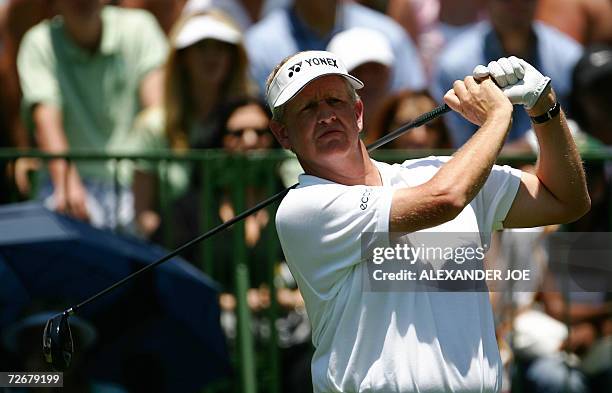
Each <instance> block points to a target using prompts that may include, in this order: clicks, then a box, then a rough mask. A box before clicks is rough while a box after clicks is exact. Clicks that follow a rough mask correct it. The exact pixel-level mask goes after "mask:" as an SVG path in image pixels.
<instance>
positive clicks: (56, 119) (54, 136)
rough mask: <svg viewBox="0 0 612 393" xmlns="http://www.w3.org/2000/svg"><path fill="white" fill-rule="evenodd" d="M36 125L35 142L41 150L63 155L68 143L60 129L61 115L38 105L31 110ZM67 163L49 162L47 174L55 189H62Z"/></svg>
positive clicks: (62, 161)
mask: <svg viewBox="0 0 612 393" xmlns="http://www.w3.org/2000/svg"><path fill="white" fill-rule="evenodd" d="M33 117H34V122H35V124H36V142H37V143H38V146H39V147H40V149H41V150H43V151H45V152H47V153H58V154H59V153H65V152H67V151H68V141H67V140H66V135H65V134H64V131H63V129H62V118H61V113H60V111H59V110H58V109H57V108H54V107H52V106H49V105H44V104H40V105H38V106H36V107H35V108H34V110H33ZM67 170H68V163H67V162H66V160H51V161H50V162H49V174H50V175H51V181H52V182H53V185H54V186H55V187H62V188H63V187H64V185H65V182H66V178H67Z"/></svg>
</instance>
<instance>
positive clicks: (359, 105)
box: [355, 98, 363, 132]
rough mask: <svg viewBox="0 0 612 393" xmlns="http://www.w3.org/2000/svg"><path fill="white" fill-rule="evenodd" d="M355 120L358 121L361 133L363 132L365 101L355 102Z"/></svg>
mask: <svg viewBox="0 0 612 393" xmlns="http://www.w3.org/2000/svg"><path fill="white" fill-rule="evenodd" d="M355 118H356V119H357V127H359V132H361V131H363V101H361V98H359V99H358V100H357V101H355Z"/></svg>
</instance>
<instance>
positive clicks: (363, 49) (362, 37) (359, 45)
mask: <svg viewBox="0 0 612 393" xmlns="http://www.w3.org/2000/svg"><path fill="white" fill-rule="evenodd" d="M327 50H328V51H330V52H333V53H335V54H336V55H338V57H340V58H341V59H342V61H343V62H344V64H345V65H346V68H347V69H348V70H349V72H351V71H353V70H354V69H355V68H357V67H359V66H360V65H362V64H365V63H370V62H373V63H380V64H383V65H386V66H387V67H390V66H392V65H393V61H394V60H395V56H394V55H393V49H392V48H391V44H390V43H389V40H388V39H387V37H386V36H385V35H384V34H383V33H381V32H379V31H377V30H372V29H366V28H363V27H354V28H352V29H348V30H344V31H342V32H340V33H338V34H336V35H335V36H334V37H333V38H332V39H331V41H330V42H329V45H328V46H327Z"/></svg>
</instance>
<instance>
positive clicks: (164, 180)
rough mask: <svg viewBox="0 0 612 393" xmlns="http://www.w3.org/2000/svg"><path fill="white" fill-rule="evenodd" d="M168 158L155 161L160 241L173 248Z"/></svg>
mask: <svg viewBox="0 0 612 393" xmlns="http://www.w3.org/2000/svg"><path fill="white" fill-rule="evenodd" d="M168 166H169V163H168V160H166V159H163V160H161V161H158V162H157V173H158V176H159V184H158V190H159V211H160V216H161V219H162V242H163V245H164V247H166V248H170V249H172V248H174V246H175V244H174V239H173V236H172V235H173V232H172V230H173V225H174V220H173V217H172V215H171V212H172V209H171V206H170V197H169V194H170V193H169V191H168V185H169V181H168Z"/></svg>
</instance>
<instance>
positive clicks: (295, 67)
mask: <svg viewBox="0 0 612 393" xmlns="http://www.w3.org/2000/svg"><path fill="white" fill-rule="evenodd" d="M306 61H308V60H306ZM301 69H302V62H301V61H300V62H299V63H296V64H294V65H292V66H291V67H289V78H291V77H293V73H294V72H300V70H301Z"/></svg>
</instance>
